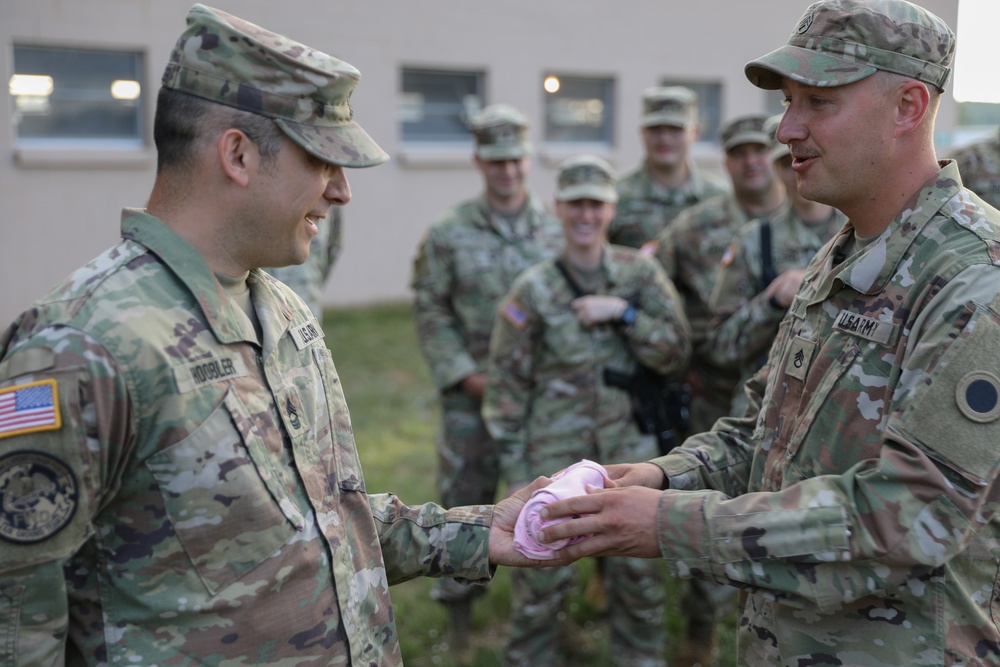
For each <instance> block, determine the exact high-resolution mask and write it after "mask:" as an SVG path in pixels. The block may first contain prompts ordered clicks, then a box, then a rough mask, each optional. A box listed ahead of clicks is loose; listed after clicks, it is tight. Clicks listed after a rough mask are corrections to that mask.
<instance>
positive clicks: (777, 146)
mask: <svg viewBox="0 0 1000 667" xmlns="http://www.w3.org/2000/svg"><path fill="white" fill-rule="evenodd" d="M783 115H784V114H780V113H779V114H776V115H774V116H771V117H770V118H768V119H767V120H765V121H764V132H765V133H766V134H767V136H768V137H769V138H770V140H771V142H770V143H769V144H768V145H769V146H770V147H771V162H775V161H777V160H780V159H781V158H783V157H785V156H786V155H790V154H791V152H792V151H791V149H790V148H789V147H788V144H783V143H781V142H780V141H778V126H779V125H781V117H782V116H783Z"/></svg>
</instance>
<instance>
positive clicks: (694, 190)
mask: <svg viewBox="0 0 1000 667" xmlns="http://www.w3.org/2000/svg"><path fill="white" fill-rule="evenodd" d="M617 187H618V213H617V214H616V215H615V219H614V220H612V221H611V225H610V226H609V227H608V240H609V241H610V242H611V243H615V244H617V245H624V246H629V247H630V248H638V247H640V246H642V244H643V243H646V242H647V241H652V240H653V239H655V238H656V236H657V234H659V233H660V231H662V230H663V228H664V227H666V226H667V225H669V224H670V223H671V222H672V221H673V219H674V218H676V217H677V214H678V213H680V212H681V211H683V210H684V209H686V208H690V207H691V206H694V205H695V204H697V203H698V202H701V201H705V200H706V199H710V198H712V197H714V196H715V195H720V194H724V193H726V192H729V187H728V185H727V184H726V181H724V180H723V179H722V178H720V177H719V176H716V175H715V174H713V173H711V172H709V171H703V170H701V169H698V168H696V167H695V166H694V165H690V164H689V165H688V179H687V181H685V182H684V184H683V185H681V186H680V187H677V188H668V187H666V186H664V185H661V184H660V183H658V182H657V181H655V180H653V178H652V177H651V176H650V175H649V170H648V169H646V166H645V165H640V166H639V168H638V169H636V170H635V171H633V172H632V173H631V174H629V175H628V176H625V177H624V178H622V179H621V180H620V181H618V186H617Z"/></svg>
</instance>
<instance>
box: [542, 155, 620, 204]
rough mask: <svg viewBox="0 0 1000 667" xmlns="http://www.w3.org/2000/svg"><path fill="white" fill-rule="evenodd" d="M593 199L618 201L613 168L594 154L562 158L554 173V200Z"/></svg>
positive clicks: (610, 201) (609, 201)
mask: <svg viewBox="0 0 1000 667" xmlns="http://www.w3.org/2000/svg"><path fill="white" fill-rule="evenodd" d="M577 199H595V200H597V201H603V202H608V203H612V204H613V203H615V202H617V201H618V190H616V189H615V170H614V169H612V167H611V165H610V164H608V163H607V162H605V161H604V160H602V159H601V158H599V157H597V156H596V155H578V156H576V157H571V158H568V159H566V160H563V162H562V164H560V165H559V169H558V171H557V173H556V201H574V200H577Z"/></svg>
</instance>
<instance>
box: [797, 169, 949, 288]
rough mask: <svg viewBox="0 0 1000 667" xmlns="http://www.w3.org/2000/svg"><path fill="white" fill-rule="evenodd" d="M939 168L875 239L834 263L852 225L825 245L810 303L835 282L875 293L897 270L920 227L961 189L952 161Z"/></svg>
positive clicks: (848, 247)
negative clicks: (816, 286) (819, 281)
mask: <svg viewBox="0 0 1000 667" xmlns="http://www.w3.org/2000/svg"><path fill="white" fill-rule="evenodd" d="M939 164H940V165H941V170H940V171H938V173H937V174H936V175H935V176H934V177H933V178H932V179H930V180H929V181H927V182H926V183H925V184H924V186H923V187H922V188H920V190H919V191H918V192H917V193H916V194H915V195H914V196H913V197H912V198H911V199H910V201H909V202H907V204H906V205H905V206H904V207H903V208H902V210H901V211H900V212H899V213H898V214H897V215H896V217H895V218H894V219H893V220H892V222H891V223H889V226H888V227H886V229H885V231H883V232H882V233H881V234H880V235H879V236H878V237H877V238H876V239H875V240H873V241H872V242H870V243H868V244H866V245H865V246H864V247H863V248H861V249H859V250H857V251H856V252H854V253H853V254H851V255H850V256H848V257H846V258H845V259H844V260H843V261H842V262H839V263H838V262H837V261H836V259H837V258H838V255H839V256H843V255H844V254H845V253H846V252H848V251H850V250H851V246H852V245H853V244H854V227H853V226H852V225H850V224H847V225H845V227H844V228H843V229H842V230H841V231H840V233H839V234H838V235H837V236H836V237H835V238H834V240H833V242H832V243H830V245H828V246H827V252H826V256H825V257H824V258H823V261H822V263H821V264H820V266H821V267H822V271H821V272H820V273H819V276H820V277H822V278H823V284H822V285H821V286H820V287H819V288H818V289H817V291H816V293H815V295H814V296H813V298H812V299H811V300H810V303H818V302H820V301H822V300H824V299H825V298H826V297H827V296H828V295H829V294H830V293H831V292H832V291H834V290H835V289H837V287H836V283H838V282H839V283H842V284H846V285H848V286H850V287H851V288H852V289H854V290H856V291H857V292H859V293H861V294H868V295H872V294H878V293H879V292H881V291H882V290H883V289H885V286H886V285H887V284H888V283H889V281H890V280H892V278H893V276H895V275H896V274H897V273H898V270H899V264H900V262H901V261H902V260H903V258H904V257H905V256H906V255H907V252H908V251H909V249H910V246H912V245H913V243H914V242H915V241H916V240H917V239H918V238H919V237H920V235H921V234H922V233H923V230H924V228H925V227H926V226H927V224H928V223H929V222H930V221H931V219H933V218H934V216H936V215H937V214H938V212H939V211H941V209H942V208H944V207H945V206H946V205H947V203H948V202H949V201H951V200H953V199H954V198H955V197H956V195H958V194H959V192H960V191H961V189H962V179H961V177H960V176H959V173H958V167H957V165H956V164H955V162H953V161H942V162H940V163H939Z"/></svg>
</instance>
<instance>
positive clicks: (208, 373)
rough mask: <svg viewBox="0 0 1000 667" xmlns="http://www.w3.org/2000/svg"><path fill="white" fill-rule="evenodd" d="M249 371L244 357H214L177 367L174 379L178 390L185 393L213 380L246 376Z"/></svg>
mask: <svg viewBox="0 0 1000 667" xmlns="http://www.w3.org/2000/svg"><path fill="white" fill-rule="evenodd" d="M247 373H248V371H247V366H246V364H245V363H244V362H243V357H240V356H236V355H233V356H226V357H212V358H210V359H200V360H198V361H192V362H191V363H189V364H184V365H183V366H177V367H175V368H174V381H175V382H177V391H179V392H181V393H184V392H188V391H191V390H193V389H197V388H198V387H201V386H202V385H206V384H209V383H212V382H219V381H220V380H229V379H231V378H238V377H244V376H245V375H247Z"/></svg>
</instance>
